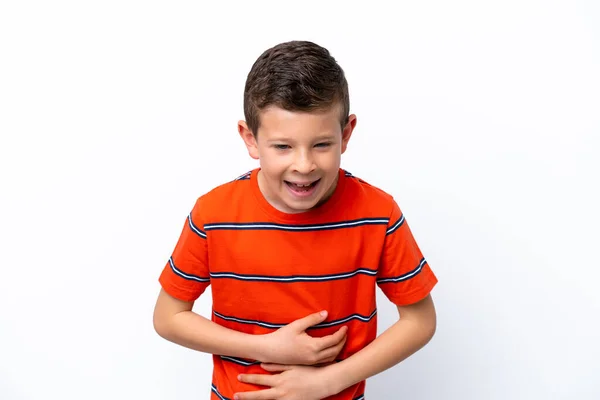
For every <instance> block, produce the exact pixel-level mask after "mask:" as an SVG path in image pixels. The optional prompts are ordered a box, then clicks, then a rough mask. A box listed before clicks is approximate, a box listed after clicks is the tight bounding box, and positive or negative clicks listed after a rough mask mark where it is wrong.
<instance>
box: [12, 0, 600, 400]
mask: <svg viewBox="0 0 600 400" xmlns="http://www.w3.org/2000/svg"><path fill="white" fill-rule="evenodd" d="M215 3H216V2H215ZM391 4H392V3H391V2H390V3H383V2H377V1H368V2H350V1H344V2H332V1H303V2H281V1H280V2H260V1H252V2H245V3H244V4H234V3H230V2H219V5H215V4H211V5H206V4H202V3H201V2H156V1H144V2H142V1H139V2H133V1H103V2H84V1H72V2H66V1H55V2H42V1H39V2H27V1H5V2H2V5H1V6H0V57H1V63H0V132H1V135H2V136H1V142H0V183H1V186H0V188H1V190H2V193H1V196H0V218H1V219H0V239H1V240H0V257H1V264H0V268H1V274H0V399H3V400H21V399H24V400H25V399H26V400H32V399H61V400H71V399H78V400H79V399H86V400H88V399H89V400H95V399H145V400H154V399H156V400H158V399H207V398H208V396H209V385H210V371H211V359H210V356H208V355H205V354H200V353H196V352H193V351H191V350H187V349H184V348H181V347H178V346H176V345H173V344H171V343H168V342H166V341H165V340H163V339H161V338H159V336H158V335H157V334H156V333H155V332H154V331H153V327H152V310H153V306H154V302H155V299H156V295H157V294H158V290H159V286H158V282H157V279H158V275H159V274H160V271H161V269H162V267H163V266H164V263H165V262H166V260H167V258H168V257H169V255H170V253H171V251H172V249H173V246H174V245H175V242H176V240H177V237H178V235H179V233H180V230H181V228H182V226H183V223H184V220H185V217H186V215H187V213H188V212H189V210H190V208H191V206H192V205H193V203H194V201H195V199H196V197H197V196H199V195H201V194H203V193H204V192H206V191H207V190H209V189H211V188H212V187H214V186H215V185H218V184H221V183H223V182H225V181H228V180H231V179H232V178H234V177H236V176H237V175H239V174H241V173H243V172H245V171H246V170H248V169H250V168H254V167H255V166H256V164H255V162H254V161H253V160H251V159H250V158H249V157H248V155H247V154H246V152H245V149H244V147H243V144H242V142H241V140H240V139H239V137H238V136H237V132H236V123H237V121H238V119H242V118H243V110H242V95H243V86H244V82H245V78H246V74H247V73H248V71H249V69H250V67H251V65H252V63H253V62H254V60H255V59H256V58H257V57H258V56H259V55H260V53H262V51H264V50H265V49H267V48H268V47H271V46H273V45H275V44H277V43H279V42H282V41H287V40H292V39H307V40H312V41H315V42H317V43H319V44H321V45H323V46H325V47H327V48H328V49H329V50H330V51H331V53H332V54H333V55H334V57H336V59H337V60H338V61H339V63H340V64H341V65H342V67H343V68H344V69H345V71H346V73H347V78H348V80H349V83H350V91H351V109H352V112H354V113H356V114H357V116H358V125H357V129H356V130H355V134H354V137H353V139H352V141H351V143H350V147H349V150H348V153H347V155H346V156H345V158H344V159H343V161H342V162H343V167H345V168H346V169H348V170H350V171H351V172H352V173H353V174H355V175H357V176H360V177H361V178H363V179H365V180H367V181H369V182H370V183H372V184H374V185H376V186H379V187H381V188H383V189H385V190H386V191H388V192H389V193H391V194H393V195H394V196H395V197H396V199H397V200H398V202H399V204H400V206H401V207H402V209H403V211H404V212H405V214H406V216H407V220H408V221H409V223H410V224H411V227H412V229H413V232H414V234H415V236H416V238H417V240H418V242H419V244H420V246H421V247H422V250H423V252H424V253H425V255H426V257H427V259H428V261H429V263H430V265H431V267H432V268H433V269H434V271H435V272H436V274H437V276H438V278H439V280H440V283H439V285H438V286H437V287H436V289H435V290H434V292H433V296H434V299H435V301H436V305H437V310H438V321H439V324H438V330H437V334H436V336H435V337H434V339H433V341H432V342H431V343H430V344H429V345H428V346H427V347H426V348H425V349H423V350H422V351H421V352H419V353H417V354H416V355H414V356H413V357H411V358H410V359H408V360H407V361H405V362H404V363H402V364H400V365H398V366H397V367H395V368H393V369H391V370H388V371H386V372H385V373H383V374H381V375H379V376H377V377H375V378H373V379H371V380H370V381H369V384H368V390H367V398H368V399H370V400H377V399H411V400H418V399H436V400H437V399H451V400H454V399H456V400H459V399H460V400H470V399H473V400H481V399H486V400H487V399H498V400H506V399H510V400H512V399H579V400H584V399H585V400H592V399H598V398H600V380H599V379H598V376H599V372H600V367H599V366H598V361H599V360H600V345H599V343H598V339H599V337H600V330H599V328H598V326H599V324H598V318H599V315H600V295H599V290H598V278H599V277H600V274H599V272H598V267H599V266H600V265H599V261H598V249H599V245H598V242H599V239H600V237H599V236H600V235H599V234H598V227H599V224H600V218H599V212H598V204H600V196H599V195H598V186H599V184H598V182H599V180H600V179H599V176H598V175H599V171H600V162H599V161H598V150H599V135H600V94H599V93H600V78H599V76H600V73H599V72H600V28H599V26H600V3H598V2H597V1H593V0H589V1H567V0H564V1H530V0H527V1H525V0H520V1H494V2H491V1H463V0H457V1H440V2H431V1H401V2H397V3H394V8H392V7H391ZM379 300H380V330H383V329H385V328H386V327H387V326H389V325H391V324H392V323H393V322H394V320H395V318H396V313H395V311H394V308H393V306H392V305H390V304H389V303H387V302H385V300H384V298H383V297H380V299H379ZM195 309H196V310H197V311H198V312H200V313H202V314H204V315H209V310H210V296H209V295H208V293H207V294H206V295H205V296H203V297H202V298H201V299H200V300H199V301H198V302H197V304H196V308H195Z"/></svg>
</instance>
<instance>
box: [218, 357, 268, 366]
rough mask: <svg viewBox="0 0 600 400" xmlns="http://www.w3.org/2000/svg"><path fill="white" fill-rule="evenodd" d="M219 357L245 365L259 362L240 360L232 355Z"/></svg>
mask: <svg viewBox="0 0 600 400" xmlns="http://www.w3.org/2000/svg"><path fill="white" fill-rule="evenodd" d="M221 359H223V360H227V361H231V362H233V363H236V364H242V365H245V366H246V367H248V366H250V365H254V364H260V362H258V361H245V360H240V359H239V358H233V357H227V356H221Z"/></svg>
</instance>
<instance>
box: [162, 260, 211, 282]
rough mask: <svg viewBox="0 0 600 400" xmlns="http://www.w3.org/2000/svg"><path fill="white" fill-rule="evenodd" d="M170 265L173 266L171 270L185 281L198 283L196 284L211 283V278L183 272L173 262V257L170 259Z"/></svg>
mask: <svg viewBox="0 0 600 400" xmlns="http://www.w3.org/2000/svg"><path fill="white" fill-rule="evenodd" d="M169 265H170V266H171V270H172V271H173V272H174V273H175V274H176V275H177V276H179V277H181V278H183V279H187V280H188V281H196V282H210V278H206V277H202V276H198V275H192V274H188V273H187V272H183V271H182V270H180V269H179V268H177V267H176V266H175V262H174V261H173V257H169Z"/></svg>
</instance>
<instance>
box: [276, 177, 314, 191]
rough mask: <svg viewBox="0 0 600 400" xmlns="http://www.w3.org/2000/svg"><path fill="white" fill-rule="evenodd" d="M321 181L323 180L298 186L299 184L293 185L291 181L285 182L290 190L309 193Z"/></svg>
mask: <svg viewBox="0 0 600 400" xmlns="http://www.w3.org/2000/svg"><path fill="white" fill-rule="evenodd" d="M320 181H321V179H317V180H316V181H314V182H311V183H308V184H297V183H292V182H289V181H284V182H285V184H286V185H288V187H289V188H290V189H292V190H293V191H295V192H308V191H310V190H312V189H313V188H314V187H315V186H316V185H317V183H319V182H320Z"/></svg>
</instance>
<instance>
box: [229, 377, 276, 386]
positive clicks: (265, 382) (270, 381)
mask: <svg viewBox="0 0 600 400" xmlns="http://www.w3.org/2000/svg"><path fill="white" fill-rule="evenodd" d="M238 380H239V381H240V382H244V383H252V384H254V385H260V386H269V387H273V386H274V385H275V379H274V377H273V376H272V375H266V374H240V375H238Z"/></svg>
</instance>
